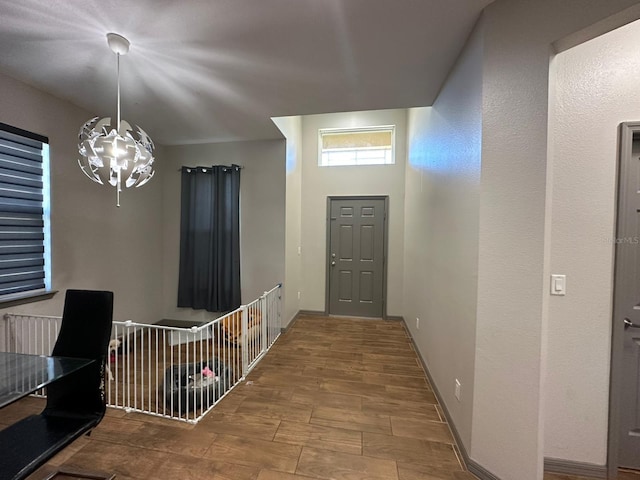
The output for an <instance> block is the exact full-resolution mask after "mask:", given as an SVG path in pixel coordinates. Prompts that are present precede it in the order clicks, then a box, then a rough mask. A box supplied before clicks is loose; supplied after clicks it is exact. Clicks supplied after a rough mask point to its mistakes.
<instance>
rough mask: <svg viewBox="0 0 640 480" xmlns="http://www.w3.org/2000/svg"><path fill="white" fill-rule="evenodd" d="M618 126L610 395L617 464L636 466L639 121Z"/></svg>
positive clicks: (639, 417)
mask: <svg viewBox="0 0 640 480" xmlns="http://www.w3.org/2000/svg"><path fill="white" fill-rule="evenodd" d="M621 128H622V135H621V155H620V169H619V192H618V197H619V198H618V225H617V233H616V238H615V245H616V277H615V289H614V323H613V333H614V334H613V356H612V364H613V365H612V389H614V388H615V389H616V391H615V392H613V397H612V398H616V397H617V398H618V402H616V403H617V408H618V412H619V413H618V421H619V424H618V428H617V429H618V432H617V438H618V458H617V466H618V467H627V468H634V469H638V470H640V124H638V123H633V124H623V125H622V127H621Z"/></svg>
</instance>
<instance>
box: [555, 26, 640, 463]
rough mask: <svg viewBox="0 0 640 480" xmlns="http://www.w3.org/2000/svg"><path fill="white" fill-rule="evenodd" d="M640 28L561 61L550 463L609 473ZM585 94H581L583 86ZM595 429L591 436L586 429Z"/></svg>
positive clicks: (638, 105)
mask: <svg viewBox="0 0 640 480" xmlns="http://www.w3.org/2000/svg"><path fill="white" fill-rule="evenodd" d="M638 38H640V21H636V22H634V23H632V24H630V25H627V26H625V27H622V28H620V29H618V30H615V31H613V32H611V33H608V34H606V35H603V36H601V37H598V38H596V39H594V40H591V41H589V42H587V43H584V44H582V45H578V46H577V47H575V48H572V49H570V50H568V51H566V52H563V53H561V54H559V55H558V56H557V57H556V58H555V59H554V67H555V68H554V71H553V74H552V76H551V81H552V85H553V86H554V87H555V89H554V91H555V95H554V101H553V102H552V103H551V118H550V130H549V131H550V143H551V144H552V151H553V155H552V157H551V161H552V163H553V200H552V210H551V211H552V215H551V218H552V224H551V272H552V273H558V274H565V275H566V276H567V295H566V296H564V297H551V300H550V302H549V327H548V332H549V333H548V338H549V341H548V349H547V351H548V354H547V375H546V384H547V392H546V395H545V402H546V405H545V407H546V412H545V455H546V456H548V457H554V458H563V459H569V460H573V461H579V462H589V463H596V464H600V465H604V464H605V463H606V453H607V448H606V438H607V426H608V418H607V414H608V406H609V368H610V356H611V333H612V332H611V325H612V323H611V314H612V295H613V253H614V243H613V238H614V237H615V227H614V225H615V202H616V164H617V162H616V160H617V155H618V126H619V124H620V122H624V121H638V120H640V96H638V83H637V79H638V78H640V55H638ZM576 86H579V88H576ZM586 424H588V425H589V428H585V425H586Z"/></svg>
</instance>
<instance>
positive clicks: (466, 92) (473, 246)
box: [404, 24, 482, 448]
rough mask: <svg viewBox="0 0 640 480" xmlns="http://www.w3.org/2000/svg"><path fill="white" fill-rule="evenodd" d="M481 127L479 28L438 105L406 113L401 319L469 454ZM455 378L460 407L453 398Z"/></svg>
mask: <svg viewBox="0 0 640 480" xmlns="http://www.w3.org/2000/svg"><path fill="white" fill-rule="evenodd" d="M481 125H482V26H481V24H480V25H478V26H477V27H476V30H475V31H474V33H473V35H472V36H471V38H470V39H469V41H468V44H467V46H466V48H465V50H464V54H463V55H462V56H461V57H460V58H459V59H458V62H457V64H456V66H455V68H454V69H453V71H452V72H451V74H450V75H449V79H448V80H447V83H446V84H445V86H444V88H443V89H442V90H441V92H440V95H439V96H438V99H437V100H436V102H435V104H434V105H433V107H425V108H414V109H411V110H409V124H408V131H409V142H408V149H409V156H408V163H407V172H406V193H405V195H406V196H405V209H406V210H405V251H404V255H405V275H404V285H405V290H404V316H405V319H406V321H407V325H408V326H409V329H410V330H411V335H412V336H413V338H414V339H415V341H416V343H417V345H418V348H419V350H420V353H421V355H422V357H423V358H424V360H425V362H426V363H427V365H428V366H429V370H430V372H431V374H432V376H433V379H434V381H435V384H436V386H437V388H438V390H439V392H440V393H441V395H442V397H443V399H444V401H445V403H446V406H447V409H448V411H449V412H450V414H451V416H452V417H453V420H454V423H455V426H456V429H457V430H458V432H459V433H460V435H461V437H462V440H463V442H464V443H465V447H466V448H469V447H470V443H471V414H472V407H473V369H474V356H475V333H476V328H475V323H476V304H477V296H476V292H477V278H478V209H479V188H480V149H481V143H480V141H481V134H482V128H481ZM416 317H419V318H420V329H417V328H416ZM456 378H457V379H458V380H460V382H461V384H462V395H461V401H458V400H456V399H455V397H454V382H455V379H456Z"/></svg>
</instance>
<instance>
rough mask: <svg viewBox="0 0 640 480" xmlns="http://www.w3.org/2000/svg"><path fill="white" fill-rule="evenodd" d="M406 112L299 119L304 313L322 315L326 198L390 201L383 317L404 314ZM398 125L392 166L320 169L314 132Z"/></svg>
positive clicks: (381, 111) (361, 113) (316, 139)
mask: <svg viewBox="0 0 640 480" xmlns="http://www.w3.org/2000/svg"><path fill="white" fill-rule="evenodd" d="M406 117H407V115H406V111H405V110H377V111H368V112H350V113H334V114H324V115H307V116H304V117H302V287H301V293H302V299H301V302H300V308H302V309H303V310H313V311H324V309H325V280H326V278H325V272H326V268H325V267H326V253H327V252H326V248H327V247H326V243H327V242H326V235H327V232H326V218H327V197H328V196H331V195H388V196H389V214H388V228H389V258H388V264H387V313H388V314H389V315H401V314H402V281H403V278H402V276H403V263H404V259H403V253H402V252H403V247H404V169H405V163H406V157H407V153H406V142H405V139H406V134H407V133H406ZM377 125H396V163H395V165H370V166H357V167H319V166H318V129H320V128H344V127H360V126H377Z"/></svg>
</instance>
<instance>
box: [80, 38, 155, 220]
mask: <svg viewBox="0 0 640 480" xmlns="http://www.w3.org/2000/svg"><path fill="white" fill-rule="evenodd" d="M107 43H108V44H109V47H110V48H111V50H112V51H113V52H114V53H115V54H116V62H117V63H116V64H117V67H116V70H117V83H118V114H117V121H116V123H115V125H114V124H113V123H112V122H111V118H110V117H105V118H99V117H95V118H92V119H91V120H89V121H88V122H86V123H85V124H84V125H82V128H80V133H79V134H78V152H79V153H80V158H79V159H78V165H80V168H81V169H82V171H83V172H84V174H85V175H86V176H87V177H89V178H90V179H91V180H93V181H94V182H97V183H99V184H100V185H104V184H105V183H107V182H108V183H109V184H110V185H111V186H113V187H116V200H117V201H116V205H117V206H118V207H119V206H120V192H121V191H122V183H123V182H124V186H125V187H127V188H129V187H134V186H135V187H140V186H142V185H144V184H145V183H147V182H148V181H149V180H151V177H153V174H154V173H155V172H154V170H153V149H154V145H153V141H152V140H151V138H149V136H148V135H147V134H146V133H145V131H144V130H142V129H141V128H140V127H138V126H135V129H134V128H132V127H131V125H130V124H129V123H127V122H126V121H125V120H122V119H121V118H120V55H126V54H127V52H129V46H130V43H129V40H127V39H126V38H124V37H123V36H121V35H118V34H117V33H108V34H107Z"/></svg>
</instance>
